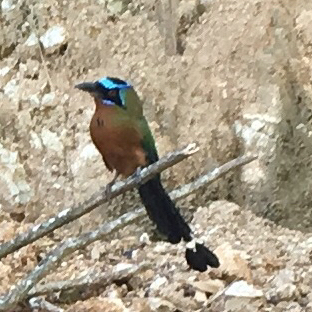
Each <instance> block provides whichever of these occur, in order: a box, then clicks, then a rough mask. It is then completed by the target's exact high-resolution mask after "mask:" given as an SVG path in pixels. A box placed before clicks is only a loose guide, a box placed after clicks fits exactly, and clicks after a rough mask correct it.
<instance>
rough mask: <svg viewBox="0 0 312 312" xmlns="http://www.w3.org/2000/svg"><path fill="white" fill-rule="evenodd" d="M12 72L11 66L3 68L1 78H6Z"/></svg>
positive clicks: (0, 73) (0, 70)
mask: <svg viewBox="0 0 312 312" xmlns="http://www.w3.org/2000/svg"><path fill="white" fill-rule="evenodd" d="M9 72H10V67H9V66H5V67H2V68H1V69H0V76H1V77H4V76H5V75H6V74H8V73H9Z"/></svg>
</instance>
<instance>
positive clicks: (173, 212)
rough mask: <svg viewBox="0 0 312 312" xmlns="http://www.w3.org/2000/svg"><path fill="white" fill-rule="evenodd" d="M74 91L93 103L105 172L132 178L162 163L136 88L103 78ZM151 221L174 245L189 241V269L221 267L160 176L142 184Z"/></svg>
mask: <svg viewBox="0 0 312 312" xmlns="http://www.w3.org/2000/svg"><path fill="white" fill-rule="evenodd" d="M75 88H77V89H79V90H82V91H85V92H88V93H89V94H90V95H91V96H92V97H93V99H94V102H95V112H94V115H93V117H92V119H91V123H90V134H91V139H92V141H93V143H94V145H95V146H96V148H97V149H98V151H99V152H100V154H101V155H102V157H103V161H104V164H105V166H106V167H107V169H108V170H109V171H111V172H115V176H114V179H113V180H112V182H111V183H109V184H108V187H110V186H111V185H112V184H113V183H114V182H115V181H116V179H117V178H118V176H122V177H129V176H130V175H132V174H135V173H136V172H137V170H139V169H140V168H142V167H146V166H148V165H150V164H152V163H154V162H156V161H158V153H157V149H156V145H155V141H154V138H153V135H152V132H151V130H150V128H149V125H148V123H147V120H146V119H145V117H144V115H143V101H141V100H140V98H139V96H138V94H137V92H136V91H135V89H134V88H133V86H132V85H131V84H130V83H128V82H127V81H124V80H122V79H119V78H113V77H104V78H101V79H99V80H97V81H95V82H83V83H80V84H77V85H76V86H75ZM138 191H139V195H140V197H141V200H142V203H143V205H144V206H145V208H146V211H147V214H148V216H149V218H150V219H151V220H152V221H153V222H154V223H155V224H156V227H157V229H158V231H159V232H160V233H162V234H163V235H164V236H165V237H166V238H167V240H168V241H169V242H170V243H172V244H177V243H179V242H180V241H181V239H183V240H184V241H186V242H187V243H186V251H185V257H186V261H187V263H188V265H189V266H190V268H191V269H194V270H197V271H200V272H204V271H206V270H207V268H208V266H211V267H214V268H215V267H219V265H220V263H219V260H218V258H217V256H216V255H215V254H214V253H213V252H212V251H210V250H209V249H208V248H207V247H205V246H204V244H203V243H202V242H199V241H198V240H196V239H195V238H194V237H193V235H192V231H191V229H190V227H189V225H188V224H187V222H186V221H185V220H184V218H183V217H182V215H181V214H180V212H179V210H178V209H177V208H176V206H175V204H174V203H173V201H172V200H171V199H170V197H169V195H168V194H167V192H166V191H165V189H164V187H163V186H162V183H161V179H160V174H157V175H155V176H154V177H153V178H151V179H150V180H148V181H147V182H145V183H144V184H142V185H139V186H138Z"/></svg>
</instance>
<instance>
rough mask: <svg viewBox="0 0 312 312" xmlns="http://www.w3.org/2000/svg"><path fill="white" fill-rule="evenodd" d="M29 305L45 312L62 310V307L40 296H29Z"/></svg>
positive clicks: (60, 311)
mask: <svg viewBox="0 0 312 312" xmlns="http://www.w3.org/2000/svg"><path fill="white" fill-rule="evenodd" d="M29 305H30V306H31V308H32V309H33V310H37V309H40V310H44V311H47V312H64V310H63V309H61V308H59V307H57V306H55V305H54V304H52V303H50V302H48V301H46V300H45V299H44V298H41V297H34V298H31V299H30V300H29Z"/></svg>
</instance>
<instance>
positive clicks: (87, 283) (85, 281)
mask: <svg viewBox="0 0 312 312" xmlns="http://www.w3.org/2000/svg"><path fill="white" fill-rule="evenodd" d="M122 266H125V267H124V268H122ZM149 267H150V264H148V263H146V262H143V263H140V264H138V265H135V264H128V263H127V264H123V263H119V264H117V265H116V266H114V267H113V270H112V271H110V272H104V273H99V272H93V273H88V274H86V275H85V276H83V277H80V278H75V279H72V280H66V281H57V282H50V283H46V284H43V285H37V286H35V287H34V288H32V289H31V290H30V292H29V296H39V295H44V294H48V293H53V292H59V291H65V290H69V289H78V290H85V289H90V288H94V287H97V286H100V287H106V286H108V285H110V284H111V283H113V282H114V281H118V280H129V279H130V278H131V277H132V276H134V275H136V274H138V273H140V272H142V271H144V270H146V269H148V268H149Z"/></svg>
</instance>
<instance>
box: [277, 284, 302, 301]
mask: <svg viewBox="0 0 312 312" xmlns="http://www.w3.org/2000/svg"><path fill="white" fill-rule="evenodd" d="M296 290H297V287H296V285H294V284H291V283H287V284H284V285H281V286H279V287H278V288H277V289H276V294H277V296H278V298H279V299H280V300H290V299H292V298H293V297H294V296H295V295H296Z"/></svg>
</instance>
